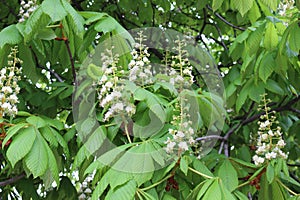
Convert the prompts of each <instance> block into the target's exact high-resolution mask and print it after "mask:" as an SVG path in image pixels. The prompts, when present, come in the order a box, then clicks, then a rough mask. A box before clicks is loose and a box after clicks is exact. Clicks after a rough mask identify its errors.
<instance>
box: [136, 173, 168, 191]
mask: <svg viewBox="0 0 300 200" xmlns="http://www.w3.org/2000/svg"><path fill="white" fill-rule="evenodd" d="M172 176H173V175H172V174H169V175H168V176H166V177H165V178H163V179H161V180H160V181H158V182H156V183H153V184H152V185H150V186H148V187H145V188H142V189H141V190H142V191H145V190H150V189H151V188H154V187H156V186H157V185H159V184H161V183H162V182H164V181H166V180H168V179H169V178H170V177H172Z"/></svg>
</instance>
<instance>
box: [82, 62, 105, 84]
mask: <svg viewBox="0 0 300 200" xmlns="http://www.w3.org/2000/svg"><path fill="white" fill-rule="evenodd" d="M86 72H87V75H88V76H90V77H91V78H92V79H94V80H99V79H100V78H101V77H102V75H103V71H102V69H101V67H98V66H96V65H95V64H93V63H91V64H89V65H88V67H87V71H86Z"/></svg>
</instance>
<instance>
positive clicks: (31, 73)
mask: <svg viewBox="0 0 300 200" xmlns="http://www.w3.org/2000/svg"><path fill="white" fill-rule="evenodd" d="M19 57H20V59H21V60H22V61H23V64H22V69H23V70H22V73H23V74H24V75H26V77H28V78H29V79H30V80H31V81H32V82H33V83H36V82H38V80H39V74H38V73H37V70H36V64H35V62H34V60H33V55H32V52H31V49H30V48H29V47H27V46H25V45H23V44H20V45H19Z"/></svg>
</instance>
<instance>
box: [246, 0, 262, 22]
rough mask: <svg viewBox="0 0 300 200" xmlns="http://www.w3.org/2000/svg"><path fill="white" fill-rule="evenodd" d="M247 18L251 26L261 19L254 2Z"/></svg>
mask: <svg viewBox="0 0 300 200" xmlns="http://www.w3.org/2000/svg"><path fill="white" fill-rule="evenodd" d="M248 17H249V19H250V21H251V23H252V24H254V23H255V22H256V20H257V19H259V18H260V17H261V12H260V10H259V7H258V5H257V3H256V1H254V2H253V6H252V8H251V9H250V10H249V14H248Z"/></svg>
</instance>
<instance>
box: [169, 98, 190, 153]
mask: <svg viewBox="0 0 300 200" xmlns="http://www.w3.org/2000/svg"><path fill="white" fill-rule="evenodd" d="M180 100H181V102H180V103H179V102H178V103H176V105H175V110H178V111H179V113H178V115H177V113H174V115H173V120H172V122H171V124H172V125H173V126H174V127H176V128H175V129H173V128H170V129H169V134H171V135H172V138H170V137H168V138H167V141H166V142H165V144H166V145H167V147H166V148H165V150H166V152H167V153H173V152H174V148H175V149H176V150H177V154H178V156H180V154H182V153H184V152H185V151H188V150H189V146H191V145H194V144H195V140H194V138H193V135H194V134H195V131H194V129H193V128H192V126H191V125H192V121H190V120H189V119H190V115H189V114H188V112H189V110H190V108H189V106H186V99H184V98H181V99H180Z"/></svg>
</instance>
